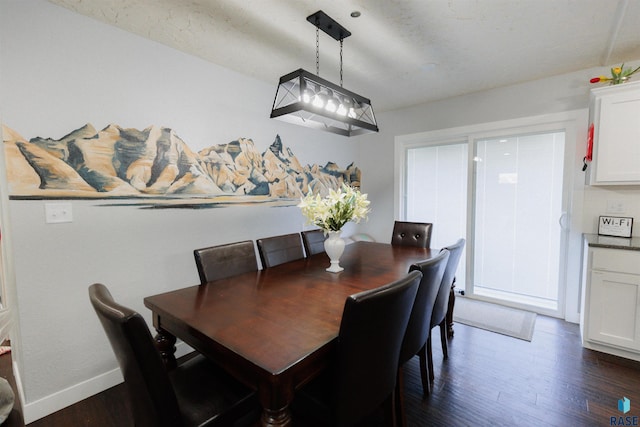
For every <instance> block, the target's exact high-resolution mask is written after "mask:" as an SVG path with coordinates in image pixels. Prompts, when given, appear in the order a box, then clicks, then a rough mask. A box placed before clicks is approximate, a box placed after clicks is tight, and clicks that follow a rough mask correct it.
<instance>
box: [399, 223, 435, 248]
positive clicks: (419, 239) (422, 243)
mask: <svg viewBox="0 0 640 427" xmlns="http://www.w3.org/2000/svg"><path fill="white" fill-rule="evenodd" d="M432 228H433V224H431V223H428V222H406V221H395V222H394V224H393V234H392V236H391V244H392V245H397V246H417V247H420V248H428V247H429V245H431V231H432Z"/></svg>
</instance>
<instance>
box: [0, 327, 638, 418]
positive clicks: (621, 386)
mask: <svg viewBox="0 0 640 427" xmlns="http://www.w3.org/2000/svg"><path fill="white" fill-rule="evenodd" d="M434 333H435V335H434V356H435V357H434V363H435V369H434V370H435V374H436V381H435V384H434V390H433V392H432V394H431V395H430V396H429V397H427V398H423V396H422V392H421V385H420V381H419V377H418V366H417V358H414V360H412V361H411V362H409V365H408V367H407V369H406V370H405V372H406V375H407V377H406V380H405V383H406V388H405V399H406V405H407V407H406V409H407V421H408V424H409V426H455V427H458V426H536V427H538V426H597V425H603V426H604V425H607V426H608V425H611V424H610V417H618V416H621V415H623V414H621V413H619V412H618V410H617V402H618V399H620V398H622V397H623V396H624V397H627V398H628V399H630V401H631V411H630V412H629V413H627V414H626V415H631V416H634V415H638V416H640V363H637V362H631V361H628V360H626V359H620V358H617V357H613V356H608V355H604V354H602V353H598V352H594V351H591V350H586V349H583V348H582V347H581V346H580V333H579V329H578V325H575V324H571V323H566V322H564V321H561V320H558V319H553V318H549V317H544V316H538V319H537V321H536V329H535V333H534V336H533V340H532V341H531V342H527V341H522V340H518V339H515V338H509V337H505V336H503V335H499V334H495V333H491V332H487V331H484V330H481V329H476V328H471V327H468V326H465V325H456V327H455V337H454V338H453V339H452V340H450V341H449V359H448V360H446V361H443V360H442V357H441V355H442V352H441V348H440V346H439V339H438V335H437V333H438V330H437V329H435V330H434ZM5 357H7V356H0V374H3V376H5V375H4V373H5V372H6V371H3V369H6V366H5V368H3V365H6V363H5V362H3V358H5ZM123 394H124V393H123V390H122V387H121V386H116V387H114V388H112V389H109V390H107V391H105V392H103V393H100V394H98V395H96V396H94V397H91V398H89V399H86V400H84V401H82V402H79V403H77V404H75V405H73V406H71V407H69V408H66V409H63V410H61V411H59V412H57V413H55V414H52V415H50V416H48V417H46V418H44V419H41V420H38V421H35V422H33V423H31V424H29V427H45V426H46V427H68V426H74V427H81V426H100V427H103V426H104V427H110V426H114V427H116V426H117V427H126V426H130V425H132V423H131V420H130V419H129V417H128V415H127V410H126V408H127V406H126V403H125V401H124V396H123ZM13 415H14V416H13V418H11V419H9V420H8V422H7V423H6V424H3V427H5V426H6V427H23V426H24V423H22V422H21V419H20V417H19V413H18V414H13Z"/></svg>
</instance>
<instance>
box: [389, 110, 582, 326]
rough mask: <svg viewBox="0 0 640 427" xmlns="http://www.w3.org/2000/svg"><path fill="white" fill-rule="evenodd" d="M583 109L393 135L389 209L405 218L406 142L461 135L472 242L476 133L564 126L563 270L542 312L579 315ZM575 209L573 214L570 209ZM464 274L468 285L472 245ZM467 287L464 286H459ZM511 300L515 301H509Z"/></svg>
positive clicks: (452, 139)
mask: <svg viewBox="0 0 640 427" xmlns="http://www.w3.org/2000/svg"><path fill="white" fill-rule="evenodd" d="M588 117H589V116H588V110H587V109H582V110H573V111H566V112H561V113H554V114H545V115H540V116H531V117H524V118H518V119H510V120H504V121H498V122H490V123H481V124H476V125H470V126H461V127H456V128H448V129H439V130H434V131H427V132H419V133H414V134H408V135H399V136H396V137H395V142H394V145H395V147H394V149H395V156H394V159H395V161H394V183H395V185H394V215H395V217H396V218H399V219H403V218H405V211H404V206H405V204H404V202H405V198H406V191H405V182H404V180H405V174H406V158H407V155H406V152H407V149H409V148H417V147H421V146H430V145H445V144H450V143H459V142H462V141H466V143H467V144H469V147H468V153H469V159H468V161H469V163H470V164H469V168H468V178H467V179H468V180H467V201H468V202H467V232H466V233H467V235H466V236H465V238H466V239H467V246H468V247H473V246H472V245H473V235H474V229H473V226H474V224H473V222H474V221H473V216H474V212H473V209H474V204H473V201H474V197H475V195H474V194H473V191H474V184H475V183H474V177H475V168H474V164H473V163H474V162H473V157H474V156H475V152H476V151H475V150H476V144H475V140H476V139H481V138H487V137H491V136H494V135H496V134H498V135H500V134H509V133H514V132H515V133H517V132H520V131H521V130H522V129H531V130H533V131H536V132H538V131H544V130H556V131H558V130H563V131H564V132H565V154H564V155H565V157H564V180H563V182H564V188H563V197H562V199H563V211H564V212H566V216H565V223H566V226H565V227H563V228H564V229H565V233H563V234H565V237H564V241H563V247H562V249H561V253H562V255H561V256H562V257H563V259H561V260H560V266H561V268H562V267H563V266H564V272H561V273H560V276H559V284H560V286H559V288H560V289H559V295H558V311H557V312H555V313H544V314H549V315H552V316H555V317H561V318H564V319H565V320H567V321H570V322H574V323H578V322H579V320H580V294H581V288H582V284H581V267H580V265H581V254H582V234H581V233H582V232H581V230H582V229H583V227H582V217H581V213H582V196H583V190H584V185H585V177H584V173H583V172H582V170H581V166H582V157H583V156H582V151H583V147H584V146H586V136H587V127H588ZM572 213H575V214H572ZM465 261H466V264H467V269H466V270H467V277H466V278H465V279H466V280H465V284H466V286H470V283H472V282H471V278H472V274H473V271H472V270H473V251H472V250H467V251H466V260H465ZM466 291H467V290H466V289H465V292H466ZM514 306H518V305H517V304H514Z"/></svg>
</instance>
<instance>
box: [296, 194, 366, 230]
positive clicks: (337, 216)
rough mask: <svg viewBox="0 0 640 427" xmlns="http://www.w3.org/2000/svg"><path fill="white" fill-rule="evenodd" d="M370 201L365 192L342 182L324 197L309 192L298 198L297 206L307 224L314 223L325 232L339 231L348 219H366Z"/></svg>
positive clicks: (356, 221)
mask: <svg viewBox="0 0 640 427" xmlns="http://www.w3.org/2000/svg"><path fill="white" fill-rule="evenodd" d="M370 203H371V202H370V201H369V200H367V195H366V194H362V193H360V191H359V190H357V189H355V188H353V187H350V186H348V185H345V184H343V185H342V187H341V188H340V189H338V190H337V191H336V190H329V195H328V196H326V197H324V198H322V197H320V195H319V194H315V195H314V194H313V193H311V192H310V193H309V194H307V196H306V197H303V198H302V199H301V200H300V204H298V207H299V208H300V209H301V210H302V214H303V215H304V216H305V217H306V218H307V222H308V224H315V225H317V226H318V227H320V228H322V229H323V230H324V231H325V233H326V232H328V231H340V229H342V227H343V226H344V225H345V224H346V223H347V222H349V221H353V222H355V223H358V222H360V220H362V219H366V218H367V215H368V214H369V211H370V209H369V204H370Z"/></svg>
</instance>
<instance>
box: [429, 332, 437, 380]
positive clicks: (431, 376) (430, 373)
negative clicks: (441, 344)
mask: <svg viewBox="0 0 640 427" xmlns="http://www.w3.org/2000/svg"><path fill="white" fill-rule="evenodd" d="M427 362H428V366H429V381H431V382H433V381H434V380H435V376H434V375H433V352H432V351H431V331H429V338H427Z"/></svg>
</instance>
